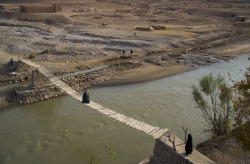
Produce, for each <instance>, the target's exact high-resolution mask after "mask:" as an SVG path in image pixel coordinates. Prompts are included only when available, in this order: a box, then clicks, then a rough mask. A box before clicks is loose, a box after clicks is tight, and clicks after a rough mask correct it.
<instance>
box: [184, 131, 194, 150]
mask: <svg viewBox="0 0 250 164" xmlns="http://www.w3.org/2000/svg"><path fill="white" fill-rule="evenodd" d="M185 150H186V154H187V155H188V154H191V153H192V151H193V139H192V136H191V134H188V140H187V143H186V145H185Z"/></svg>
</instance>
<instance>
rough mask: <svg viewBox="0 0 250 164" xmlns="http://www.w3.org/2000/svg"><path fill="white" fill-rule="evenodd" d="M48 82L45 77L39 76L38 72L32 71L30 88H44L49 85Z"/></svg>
mask: <svg viewBox="0 0 250 164" xmlns="http://www.w3.org/2000/svg"><path fill="white" fill-rule="evenodd" d="M49 83H50V81H49V79H48V78H47V77H45V76H44V75H43V74H41V73H40V72H39V71H38V70H32V84H31V87H32V88H34V89H35V88H38V87H40V86H44V85H47V84H49Z"/></svg>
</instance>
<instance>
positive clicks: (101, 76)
mask: <svg viewBox="0 0 250 164" xmlns="http://www.w3.org/2000/svg"><path fill="white" fill-rule="evenodd" d="M115 72H117V70H116V69H114V68H113V67H108V68H103V69H100V70H96V71H93V72H86V73H83V74H79V75H74V76H69V77H64V78H62V79H61V80H62V81H63V82H65V83H67V84H68V85H69V86H70V87H71V88H73V89H74V90H77V91H79V90H83V89H84V88H88V87H92V86H97V85H98V84H101V83H102V82H104V81H107V80H109V79H110V78H111V77H112V75H113V74H114V73H115Z"/></svg>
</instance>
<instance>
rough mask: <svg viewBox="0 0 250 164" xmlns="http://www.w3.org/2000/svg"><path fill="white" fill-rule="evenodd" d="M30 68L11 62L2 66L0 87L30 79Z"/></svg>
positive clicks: (17, 62) (20, 63)
mask: <svg viewBox="0 0 250 164" xmlns="http://www.w3.org/2000/svg"><path fill="white" fill-rule="evenodd" d="M31 75H32V68H31V67H30V66H29V65H27V64H25V63H23V62H21V61H13V63H12V64H11V63H10V62H9V63H7V64H5V65H3V66H2V67H1V71H0V85H6V84H12V83H18V82H23V81H27V80H30V79H31Z"/></svg>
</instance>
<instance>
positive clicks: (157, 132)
mask: <svg viewBox="0 0 250 164" xmlns="http://www.w3.org/2000/svg"><path fill="white" fill-rule="evenodd" d="M22 61H23V62H24V63H26V64H28V65H30V66H32V67H34V68H36V69H37V70H38V71H39V72H41V73H42V74H43V75H44V76H46V77H48V78H49V80H50V81H51V83H53V84H55V85H56V86H57V87H59V88H61V89H62V90H63V91H65V92H66V93H67V94H69V95H70V96H72V97H73V98H74V99H76V100H77V101H80V102H81V101H82V95H80V94H79V93H78V92H76V91H75V90H74V89H72V88H71V87H70V86H69V85H68V84H66V83H64V82H63V81H61V80H60V79H59V78H57V77H56V76H54V75H53V74H52V73H51V72H50V71H49V70H47V69H46V68H44V67H42V66H40V65H38V64H36V63H34V62H32V61H31V60H27V59H22ZM85 105H87V106H89V107H90V108H92V109H95V110H97V111H98V112H100V113H102V114H104V115H106V116H108V117H110V118H113V119H115V120H117V121H119V122H121V123H124V124H126V125H128V126H130V127H132V128H134V129H137V130H139V131H142V132H144V133H146V134H148V135H150V136H152V137H153V138H159V137H161V136H162V135H163V134H164V133H165V132H167V131H168V129H167V128H165V129H160V128H159V127H155V126H151V125H149V124H146V123H144V122H141V121H138V120H136V119H134V118H131V117H127V116H125V115H123V114H120V113H117V112H115V111H113V110H111V109H108V108H106V107H104V106H102V105H100V104H98V103H95V102H93V101H91V102H90V103H89V104H85Z"/></svg>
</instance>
